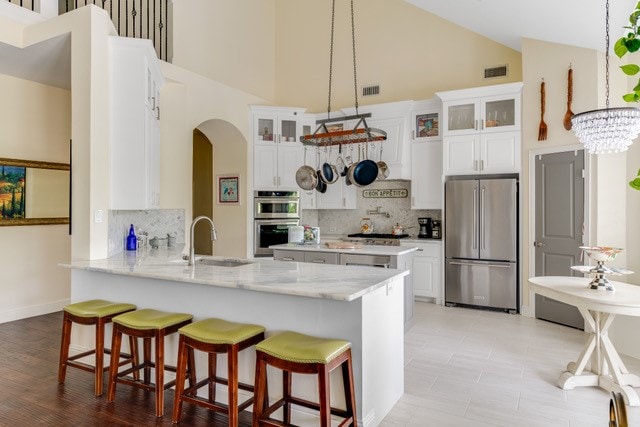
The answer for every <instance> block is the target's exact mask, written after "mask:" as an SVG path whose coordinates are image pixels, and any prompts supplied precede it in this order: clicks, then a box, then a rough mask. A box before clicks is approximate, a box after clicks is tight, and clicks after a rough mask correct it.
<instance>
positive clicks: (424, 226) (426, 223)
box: [418, 218, 433, 239]
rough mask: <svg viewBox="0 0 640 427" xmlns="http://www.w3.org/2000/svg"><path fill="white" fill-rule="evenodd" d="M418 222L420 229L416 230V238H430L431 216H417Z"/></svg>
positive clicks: (431, 228) (431, 229)
mask: <svg viewBox="0 0 640 427" xmlns="http://www.w3.org/2000/svg"><path fill="white" fill-rule="evenodd" d="M418 224H420V231H419V232H418V238H420V239H430V238H431V234H432V231H433V226H432V225H431V218H418Z"/></svg>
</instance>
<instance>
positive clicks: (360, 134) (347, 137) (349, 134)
mask: <svg viewBox="0 0 640 427" xmlns="http://www.w3.org/2000/svg"><path fill="white" fill-rule="evenodd" d="M335 10H336V1H335V0H333V2H332V9H331V44H330V46H331V48H330V51H329V101H328V105H327V118H326V119H322V120H316V124H317V125H319V126H318V128H317V129H316V131H315V132H314V133H312V134H311V135H304V136H301V137H300V142H302V144H304V145H306V146H314V147H325V146H330V145H342V144H359V143H363V142H374V141H385V140H386V139H387V133H386V132H385V131H383V130H381V129H376V128H371V127H369V126H368V125H367V121H366V118H367V117H371V113H366V114H359V113H358V80H357V73H356V35H355V19H354V12H353V0H351V45H352V51H353V89H354V94H355V108H356V114H354V115H351V116H346V117H339V118H331V81H332V74H333V33H334V24H335ZM356 119H357V120H358V121H357V122H356V125H355V126H354V127H353V129H351V130H348V129H347V130H338V131H332V132H329V129H328V128H327V123H336V122H344V121H347V120H356Z"/></svg>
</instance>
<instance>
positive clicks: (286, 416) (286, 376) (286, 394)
mask: <svg viewBox="0 0 640 427" xmlns="http://www.w3.org/2000/svg"><path fill="white" fill-rule="evenodd" d="M282 397H283V398H284V406H283V407H282V420H283V421H284V423H285V424H291V403H290V400H289V399H290V398H291V372H289V371H282Z"/></svg>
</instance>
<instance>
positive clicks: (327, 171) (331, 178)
mask: <svg viewBox="0 0 640 427" xmlns="http://www.w3.org/2000/svg"><path fill="white" fill-rule="evenodd" d="M324 154H325V162H324V163H323V164H322V168H321V169H320V174H321V176H322V180H323V181H324V182H326V183H327V184H333V183H334V182H336V181H337V180H338V178H340V174H338V169H337V168H336V167H335V166H334V165H332V164H331V163H330V160H331V159H330V157H331V150H330V149H329V153H328V154H327V148H326V147H325V149H324Z"/></svg>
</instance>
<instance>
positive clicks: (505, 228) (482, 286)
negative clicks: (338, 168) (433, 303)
mask: <svg viewBox="0 0 640 427" xmlns="http://www.w3.org/2000/svg"><path fill="white" fill-rule="evenodd" d="M444 225H445V233H444V237H445V303H446V304H447V305H449V306H452V305H457V304H461V305H470V306H478V307H484V308H492V309H500V310H504V311H509V312H511V313H517V312H518V181H517V179H515V178H500V179H482V178H478V179H453V180H449V181H447V182H446V184H445V222H444Z"/></svg>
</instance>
